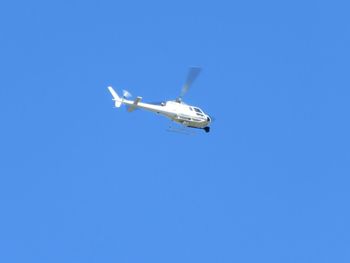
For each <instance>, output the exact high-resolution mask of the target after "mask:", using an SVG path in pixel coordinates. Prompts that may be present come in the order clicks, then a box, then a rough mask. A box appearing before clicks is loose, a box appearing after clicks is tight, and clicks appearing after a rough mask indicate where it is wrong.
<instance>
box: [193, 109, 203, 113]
mask: <svg viewBox="0 0 350 263" xmlns="http://www.w3.org/2000/svg"><path fill="white" fill-rule="evenodd" d="M194 110H195V111H196V112H199V113H202V111H201V110H200V109H198V108H194Z"/></svg>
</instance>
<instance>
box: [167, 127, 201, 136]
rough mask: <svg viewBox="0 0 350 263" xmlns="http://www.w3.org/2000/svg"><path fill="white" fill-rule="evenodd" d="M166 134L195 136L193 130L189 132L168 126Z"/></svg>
mask: <svg viewBox="0 0 350 263" xmlns="http://www.w3.org/2000/svg"><path fill="white" fill-rule="evenodd" d="M166 131H167V132H176V133H181V134H185V135H196V132H195V131H193V130H190V129H189V128H187V127H181V128H178V127H172V126H169V128H168V129H167V130H166Z"/></svg>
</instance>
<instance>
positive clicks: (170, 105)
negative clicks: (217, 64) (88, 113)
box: [108, 67, 212, 133]
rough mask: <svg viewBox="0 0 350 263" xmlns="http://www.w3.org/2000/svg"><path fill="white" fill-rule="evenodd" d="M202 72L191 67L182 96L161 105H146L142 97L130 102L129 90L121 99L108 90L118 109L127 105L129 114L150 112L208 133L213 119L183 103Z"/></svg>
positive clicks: (198, 109)
mask: <svg viewBox="0 0 350 263" xmlns="http://www.w3.org/2000/svg"><path fill="white" fill-rule="evenodd" d="M200 72H201V68H199V67H191V68H190V69H189V72H188V75H187V79H186V82H185V84H184V85H183V86H182V89H181V93H180V95H179V96H178V97H177V98H176V99H175V100H169V101H165V102H161V103H144V102H141V100H142V97H137V98H136V99H135V100H128V99H127V98H130V97H131V94H130V93H129V92H128V91H127V90H123V96H122V97H120V96H119V95H118V94H117V92H116V91H115V90H114V89H113V88H112V87H111V86H109V87H108V90H109V92H110V93H111V94H112V97H113V99H112V100H113V101H114V102H115V107H116V108H119V107H120V106H121V105H122V104H125V105H126V106H127V111H128V112H132V111H134V110H135V109H144V110H148V111H151V112H154V113H157V114H160V115H163V116H165V117H167V118H169V119H171V120H172V121H174V122H176V123H179V124H181V125H183V126H185V127H188V128H196V129H203V130H204V131H205V132H207V133H208V132H209V131H210V127H209V125H210V123H211V122H212V118H211V117H210V116H209V115H208V114H206V113H204V111H203V110H201V109H200V108H199V107H196V106H192V105H188V104H186V103H185V102H184V101H183V97H184V95H185V94H186V93H187V91H188V90H189V88H190V86H191V85H192V83H193V82H194V80H195V79H196V78H197V76H198V75H199V73H200Z"/></svg>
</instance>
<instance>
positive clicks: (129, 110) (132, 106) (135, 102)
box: [128, 97, 142, 112]
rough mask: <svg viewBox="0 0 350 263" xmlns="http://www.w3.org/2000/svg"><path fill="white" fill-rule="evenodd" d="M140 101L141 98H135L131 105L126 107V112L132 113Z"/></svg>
mask: <svg viewBox="0 0 350 263" xmlns="http://www.w3.org/2000/svg"><path fill="white" fill-rule="evenodd" d="M141 100H142V97H137V98H136V100H135V101H134V103H133V104H131V105H130V106H129V107H128V112H132V111H134V110H135V109H136V108H137V104H138V103H139V102H140V101H141Z"/></svg>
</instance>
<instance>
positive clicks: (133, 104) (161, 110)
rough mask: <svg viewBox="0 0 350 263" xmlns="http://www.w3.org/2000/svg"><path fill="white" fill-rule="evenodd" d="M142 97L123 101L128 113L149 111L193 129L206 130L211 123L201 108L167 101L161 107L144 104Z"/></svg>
mask: <svg viewBox="0 0 350 263" xmlns="http://www.w3.org/2000/svg"><path fill="white" fill-rule="evenodd" d="M141 99H142V98H141V97H138V98H136V100H135V101H132V100H127V99H125V98H123V99H121V103H122V104H125V105H127V106H128V111H133V110H135V109H136V108H141V109H144V110H148V111H151V112H154V113H157V114H161V115H163V116H165V117H167V118H169V119H171V120H172V121H175V122H177V123H180V124H182V125H184V126H187V127H192V128H205V127H208V125H209V124H210V122H211V118H210V117H209V115H207V114H205V113H204V112H203V111H202V110H201V109H200V108H198V107H195V106H191V105H187V104H185V103H184V102H179V101H166V102H163V103H161V104H160V105H157V104H151V103H143V102H140V101H141Z"/></svg>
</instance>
